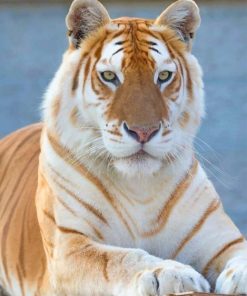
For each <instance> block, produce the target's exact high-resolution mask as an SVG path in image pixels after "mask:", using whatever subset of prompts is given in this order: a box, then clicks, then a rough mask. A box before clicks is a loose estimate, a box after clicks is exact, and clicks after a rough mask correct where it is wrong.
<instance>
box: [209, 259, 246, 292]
mask: <svg viewBox="0 0 247 296" xmlns="http://www.w3.org/2000/svg"><path fill="white" fill-rule="evenodd" d="M215 291H216V293H221V294H246V293H247V259H243V258H235V259H232V260H231V261H230V262H229V263H228V264H227V265H226V268H225V269H224V270H223V272H222V273H221V274H220V275H219V277H218V279H217V282H216V288H215Z"/></svg>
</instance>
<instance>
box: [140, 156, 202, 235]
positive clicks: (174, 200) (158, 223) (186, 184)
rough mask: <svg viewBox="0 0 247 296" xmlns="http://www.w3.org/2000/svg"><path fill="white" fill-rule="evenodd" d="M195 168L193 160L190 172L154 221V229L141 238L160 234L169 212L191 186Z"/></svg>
mask: <svg viewBox="0 0 247 296" xmlns="http://www.w3.org/2000/svg"><path fill="white" fill-rule="evenodd" d="M197 168H198V161H197V160H193V162H192V165H191V168H190V170H189V171H188V173H187V174H186V175H185V177H184V178H183V180H182V181H181V182H180V184H179V185H178V186H177V187H176V189H175V191H174V192H173V193H172V194H171V196H170V198H169V200H168V201H167V202H166V204H165V205H164V206H163V208H162V210H161V212H160V214H159V215H158V217H157V219H156V221H155V222H154V228H153V229H152V230H150V231H147V232H144V233H143V234H142V236H143V237H149V236H153V235H155V234H157V233H158V232H160V231H161V229H163V227H164V226H165V224H166V222H167V221H168V219H169V217H170V215H171V212H172V211H173V209H174V207H175V206H176V204H177V202H178V201H179V200H180V199H181V198H182V197H183V195H184V193H185V192H186V190H187V189H188V188H189V186H190V185H191V183H192V181H193V179H194V176H195V174H196V172H197Z"/></svg>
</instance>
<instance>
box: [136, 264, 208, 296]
mask: <svg viewBox="0 0 247 296" xmlns="http://www.w3.org/2000/svg"><path fill="white" fill-rule="evenodd" d="M135 286H136V292H137V293H136V294H135V295H138V296H159V295H161V296H163V295H166V294H171V293H181V292H188V291H196V292H209V290H210V287H209V284H208V282H207V281H206V280H205V279H204V278H203V276H202V275H200V274H199V273H198V272H197V271H195V270H194V269H193V268H192V267H190V266H187V265H184V264H180V263H178V262H175V261H171V260H166V261H164V263H163V264H162V265H160V266H158V267H156V268H154V269H152V270H145V271H141V272H139V273H138V274H137V276H136V283H135Z"/></svg>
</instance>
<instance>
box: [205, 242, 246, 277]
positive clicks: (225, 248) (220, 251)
mask: <svg viewBox="0 0 247 296" xmlns="http://www.w3.org/2000/svg"><path fill="white" fill-rule="evenodd" d="M244 241H245V239H244V237H243V236H241V237H240V238H238V239H235V240H234V241H232V242H230V243H227V244H226V245H225V246H224V247H223V248H222V249H221V250H219V251H218V252H217V253H216V254H215V255H214V256H213V258H211V259H210V260H209V262H208V263H207V264H206V266H205V268H204V269H203V272H202V273H203V274H204V275H207V274H208V272H209V268H210V266H211V265H212V264H213V262H214V261H215V260H216V259H217V258H218V257H219V256H221V255H222V254H223V253H224V252H225V251H227V250H228V249H230V248H231V247H233V246H235V245H237V244H240V243H242V242H244Z"/></svg>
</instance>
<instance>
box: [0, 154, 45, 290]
mask: <svg viewBox="0 0 247 296" xmlns="http://www.w3.org/2000/svg"><path fill="white" fill-rule="evenodd" d="M38 151H39V150H38ZM38 151H35V153H34V155H33V156H32V157H31V159H30V160H29V161H28V162H27V164H26V165H25V167H24V169H23V170H22V171H21V173H20V176H19V178H18V180H17V182H16V184H15V186H14V188H13V190H12V193H11V194H10V196H14V193H15V192H17V188H18V186H19V184H20V182H21V181H22V179H23V178H24V177H25V179H26V175H25V171H26V170H27V168H28V166H29V165H30V163H32V161H33V159H34V158H35V157H36V154H37V152H38ZM35 168H36V163H35ZM31 174H33V170H31V172H30V174H29V175H28V177H30V175H31ZM25 186H26V183H25V182H24V184H23V186H22V189H21V190H20V194H18V196H17V201H16V202H15V203H14V204H13V206H12V207H11V209H10V211H9V213H11V215H10V217H9V219H7V223H6V224H5V225H4V227H3V228H2V229H3V230H2V238H3V240H2V246H1V257H2V261H3V268H4V271H5V276H6V278H7V281H8V283H9V285H10V287H12V284H11V282H10V278H9V270H8V267H7V265H8V264H7V258H6V257H7V256H6V245H7V238H8V233H9V232H8V230H9V226H10V224H11V221H12V219H13V217H14V212H15V210H16V208H17V207H18V204H19V202H20V200H21V199H20V198H18V197H19V196H20V195H21V193H22V191H23V190H24V189H25ZM3 213H5V211H4V212H3Z"/></svg>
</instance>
